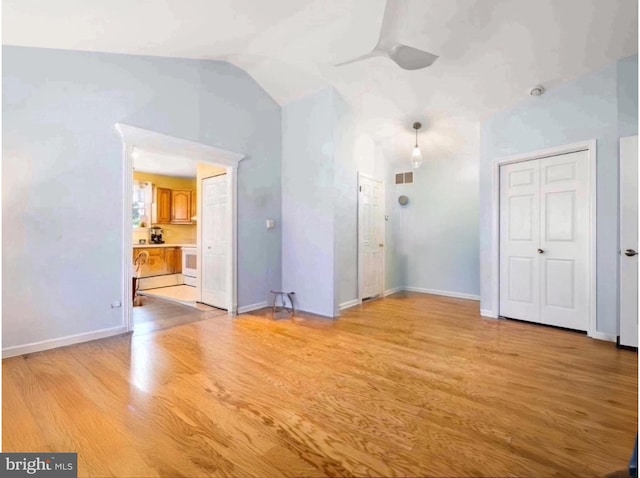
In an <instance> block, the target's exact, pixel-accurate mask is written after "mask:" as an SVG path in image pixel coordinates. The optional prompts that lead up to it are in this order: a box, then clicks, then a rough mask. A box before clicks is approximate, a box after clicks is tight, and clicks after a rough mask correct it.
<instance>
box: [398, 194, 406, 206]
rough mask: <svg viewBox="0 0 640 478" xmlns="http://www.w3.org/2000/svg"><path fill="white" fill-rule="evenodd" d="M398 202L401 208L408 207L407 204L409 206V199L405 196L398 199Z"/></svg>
mask: <svg viewBox="0 0 640 478" xmlns="http://www.w3.org/2000/svg"><path fill="white" fill-rule="evenodd" d="M398 202H399V203H400V205H401V206H406V205H407V204H409V198H408V197H407V196H405V195H402V196H400V197H399V198H398Z"/></svg>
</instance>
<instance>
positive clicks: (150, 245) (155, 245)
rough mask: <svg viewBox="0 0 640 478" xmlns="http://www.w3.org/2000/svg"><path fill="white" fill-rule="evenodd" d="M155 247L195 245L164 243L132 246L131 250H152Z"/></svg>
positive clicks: (191, 245) (193, 245)
mask: <svg viewBox="0 0 640 478" xmlns="http://www.w3.org/2000/svg"><path fill="white" fill-rule="evenodd" d="M155 247H196V245H195V244H170V243H168V242H167V243H165V244H134V245H133V248H134V249H152V248H155Z"/></svg>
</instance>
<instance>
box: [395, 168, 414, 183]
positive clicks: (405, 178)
mask: <svg viewBox="0 0 640 478" xmlns="http://www.w3.org/2000/svg"><path fill="white" fill-rule="evenodd" d="M411 183H413V171H409V172H408V173H396V184H411Z"/></svg>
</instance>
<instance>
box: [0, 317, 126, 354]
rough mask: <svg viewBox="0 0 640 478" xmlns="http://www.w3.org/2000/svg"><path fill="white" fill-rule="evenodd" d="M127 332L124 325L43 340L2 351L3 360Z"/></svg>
mask: <svg viewBox="0 0 640 478" xmlns="http://www.w3.org/2000/svg"><path fill="white" fill-rule="evenodd" d="M126 332H127V328H126V327H125V326H124V325H120V326H118V327H112V328H110V329H101V330H95V331H93V332H86V333H83V334H76V335H68V336H67V337H60V338H57V339H49V340H42V341H40V342H33V343H30V344H25V345H15V346H13V347H7V348H5V349H2V358H3V359H4V358H9V357H16V356H18V355H24V354H32V353H35V352H42V351H43V350H49V349H55V348H58V347H66V346H67V345H75V344H80V343H82V342H90V341H91V340H97V339H104V338H107V337H112V336H114V335H120V334H124V333H126Z"/></svg>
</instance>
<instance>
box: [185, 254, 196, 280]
mask: <svg viewBox="0 0 640 478" xmlns="http://www.w3.org/2000/svg"><path fill="white" fill-rule="evenodd" d="M196 251H197V249H196V248H195V247H183V248H182V275H183V276H186V277H194V278H195V277H196V276H197V274H198V256H197V252H196Z"/></svg>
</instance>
